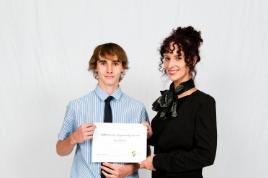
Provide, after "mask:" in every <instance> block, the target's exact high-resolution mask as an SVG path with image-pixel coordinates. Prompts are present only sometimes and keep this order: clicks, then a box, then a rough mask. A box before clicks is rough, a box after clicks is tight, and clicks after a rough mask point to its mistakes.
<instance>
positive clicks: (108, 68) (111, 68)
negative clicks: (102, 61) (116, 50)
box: [107, 65, 113, 73]
mask: <svg viewBox="0 0 268 178" xmlns="http://www.w3.org/2000/svg"><path fill="white" fill-rule="evenodd" d="M107 72H108V73H112V72H113V66H112V65H107Z"/></svg>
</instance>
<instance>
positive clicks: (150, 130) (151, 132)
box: [142, 122, 153, 139]
mask: <svg viewBox="0 0 268 178" xmlns="http://www.w3.org/2000/svg"><path fill="white" fill-rule="evenodd" d="M142 124H143V125H144V126H145V127H146V128H147V139H148V138H150V137H151V136H152V135H153V130H152V127H151V126H150V124H149V123H148V122H144V123H142Z"/></svg>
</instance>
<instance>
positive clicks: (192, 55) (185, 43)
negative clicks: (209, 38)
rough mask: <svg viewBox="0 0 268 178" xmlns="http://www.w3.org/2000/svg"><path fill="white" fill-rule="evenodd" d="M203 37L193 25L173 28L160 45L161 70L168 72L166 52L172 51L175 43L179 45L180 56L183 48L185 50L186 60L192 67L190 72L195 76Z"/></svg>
mask: <svg viewBox="0 0 268 178" xmlns="http://www.w3.org/2000/svg"><path fill="white" fill-rule="evenodd" d="M202 42H203V39H202V38H201V32H200V31H196V30H195V29H194V28H193V27H192V26H188V27H184V28H183V27H178V28H177V29H175V30H172V33H171V34H170V36H168V37H167V38H166V39H164V41H163V43H162V45H161V47H160V50H159V51H160V55H161V58H160V64H159V70H160V71H161V72H163V73H164V74H166V71H165V70H164V68H163V59H164V54H165V53H172V52H173V50H174V49H175V48H174V45H177V46H178V48H179V49H178V51H177V53H178V56H179V57H180V55H181V50H182V51H183V52H184V55H185V62H186V65H187V66H188V67H189V69H190V74H191V75H192V77H193V78H194V77H195V75H196V70H195V65H196V64H197V63H198V62H199V61H200V55H199V47H200V45H201V43H202ZM171 43H174V44H173V48H172V49H171V48H170V44H171Z"/></svg>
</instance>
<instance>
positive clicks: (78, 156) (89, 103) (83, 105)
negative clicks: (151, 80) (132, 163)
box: [58, 85, 148, 178]
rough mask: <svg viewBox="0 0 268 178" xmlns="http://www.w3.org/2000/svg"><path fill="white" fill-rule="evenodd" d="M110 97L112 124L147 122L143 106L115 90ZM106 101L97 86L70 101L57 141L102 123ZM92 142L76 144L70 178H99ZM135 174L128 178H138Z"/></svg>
mask: <svg viewBox="0 0 268 178" xmlns="http://www.w3.org/2000/svg"><path fill="white" fill-rule="evenodd" d="M112 96H113V97H114V98H115V99H113V100H112V101H111V103H110V104H111V108H112V114H113V122H114V123H142V122H144V121H148V115H147V112H146V109H145V107H144V105H143V104H142V103H141V102H139V101H137V100H134V99H132V98H130V97H129V96H127V95H126V94H124V93H123V92H122V91H121V89H120V88H118V89H117V90H116V91H115V92H114V93H113V94H112ZM107 97H108V94H107V93H105V92H104V91H103V90H102V89H101V88H100V87H99V86H98V85H97V87H96V88H95V90H94V91H91V92H90V93H89V94H87V95H85V96H83V97H81V98H78V99H76V100H73V101H71V102H70V103H69V104H68V106H67V111H66V113H65V117H64V121H63V125H62V128H61V130H60V133H59V135H58V139H59V140H64V139H66V138H67V137H68V136H69V135H70V134H71V133H73V132H74V131H75V130H76V129H77V128H78V127H80V125H81V124H84V123H97V122H103V118H104V105H105V102H104V100H105V99H106V98H107ZM91 143H92V141H91V140H87V141H85V142H84V143H82V144H77V146H76V151H75V155H74V160H73V165H72V170H71V178H100V163H92V162H91ZM138 177H139V176H138V173H137V172H135V173H134V174H133V175H131V176H128V178H138Z"/></svg>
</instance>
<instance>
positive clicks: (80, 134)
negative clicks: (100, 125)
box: [71, 124, 96, 144]
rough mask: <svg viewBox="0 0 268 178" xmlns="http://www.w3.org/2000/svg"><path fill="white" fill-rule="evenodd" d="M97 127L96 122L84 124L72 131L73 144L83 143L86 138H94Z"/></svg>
mask: <svg viewBox="0 0 268 178" xmlns="http://www.w3.org/2000/svg"><path fill="white" fill-rule="evenodd" d="M95 128H96V126H95V125H94V124H82V125H81V126H80V127H79V128H78V129H76V131H75V132H73V133H72V135H71V142H72V144H77V143H83V142H84V141H86V140H90V139H92V137H93V133H94V130H95Z"/></svg>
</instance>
